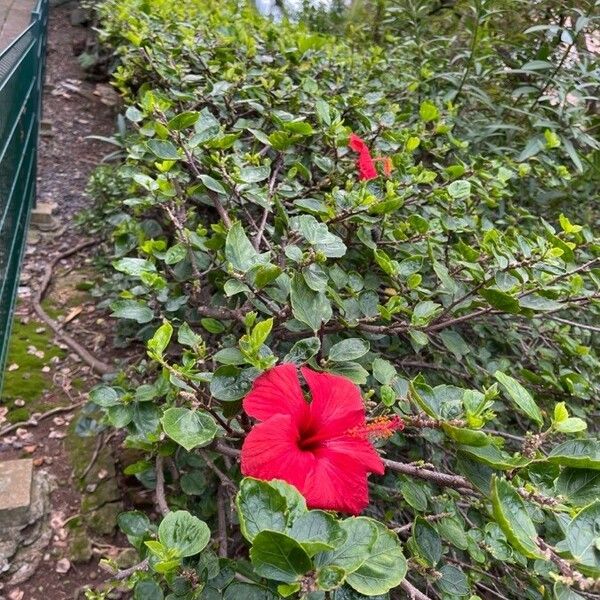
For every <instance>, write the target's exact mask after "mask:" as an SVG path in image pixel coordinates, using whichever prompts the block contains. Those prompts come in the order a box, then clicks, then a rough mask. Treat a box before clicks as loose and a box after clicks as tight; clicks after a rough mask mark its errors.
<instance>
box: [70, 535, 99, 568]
mask: <svg viewBox="0 0 600 600" xmlns="http://www.w3.org/2000/svg"><path fill="white" fill-rule="evenodd" d="M92 554H93V552H92V542H91V540H90V536H89V535H88V532H87V531H86V529H85V527H77V528H76V529H75V530H73V531H72V532H71V539H70V543H69V558H70V559H71V561H72V562H73V563H75V564H82V563H87V562H89V561H90V560H91V558H92Z"/></svg>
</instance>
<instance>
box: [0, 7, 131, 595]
mask: <svg viewBox="0 0 600 600" xmlns="http://www.w3.org/2000/svg"><path fill="white" fill-rule="evenodd" d="M72 10H73V4H63V5H62V6H60V7H57V8H54V9H52V10H51V14H50V24H49V45H48V59H47V72H46V88H45V95H44V116H43V119H44V121H45V122H46V123H45V126H44V127H43V128H42V129H43V135H42V138H41V142H40V162H39V171H38V202H43V203H51V204H55V205H56V207H55V210H54V218H55V223H54V225H53V227H52V228H51V230H50V231H39V230H36V229H32V231H31V233H30V238H29V243H28V246H27V250H26V256H25V262H24V265H23V271H22V278H21V287H20V293H19V304H18V307H17V313H16V317H15V318H16V322H18V323H19V324H21V325H25V324H27V323H29V322H31V321H35V316H34V313H33V310H32V306H31V297H32V291H33V290H35V289H36V285H39V281H40V278H41V276H42V273H43V271H44V268H45V266H46V265H47V264H48V261H49V260H51V258H52V257H54V256H57V255H58V254H60V253H62V252H64V251H65V250H67V249H69V248H72V247H74V246H75V245H77V244H79V243H81V242H82V241H85V240H86V238H85V235H83V234H82V232H81V231H80V230H78V229H77V226H76V225H75V224H74V217H75V216H76V215H77V214H78V213H79V212H80V211H81V210H82V209H85V208H86V206H89V203H90V202H91V200H90V199H89V198H88V197H87V196H86V195H85V192H84V190H85V187H86V184H87V181H88V178H89V175H90V173H91V171H92V169H93V168H94V166H95V165H97V164H98V163H99V162H100V161H101V160H102V158H103V157H104V156H105V155H106V154H108V153H109V152H111V150H112V149H113V148H112V147H111V146H109V145H107V144H105V143H102V142H100V141H97V140H90V139H87V136H90V135H105V136H109V135H111V134H112V133H113V131H114V130H115V127H116V125H115V117H116V109H115V107H114V106H110V102H109V101H107V94H108V97H109V98H110V90H109V89H108V86H107V85H106V84H100V85H98V84H97V83H95V82H89V81H86V80H85V73H84V72H83V71H82V69H81V68H80V66H79V63H78V60H77V56H76V53H78V52H80V51H81V48H82V45H83V44H84V42H85V38H86V36H87V35H90V34H89V31H88V30H87V29H85V28H83V27H81V26H74V25H72V24H71V11H72ZM93 258H94V248H93V247H92V248H89V249H87V250H85V251H83V252H81V253H78V254H77V255H75V256H73V257H72V258H69V259H67V260H66V261H61V263H59V265H58V268H57V269H56V277H55V278H54V280H53V284H52V287H51V288H50V296H51V298H52V303H53V309H54V310H55V311H56V313H57V315H56V318H57V319H59V320H62V322H63V323H64V324H65V329H66V330H68V332H69V333H70V335H72V336H73V337H75V338H76V339H78V340H79V341H80V342H81V343H82V344H83V345H85V346H86V348H88V349H89V350H91V351H93V352H95V353H96V354H97V356H98V357H99V358H102V359H103V360H110V358H109V357H112V351H109V350H108V349H107V348H109V346H110V341H111V340H110V319H109V317H107V315H106V314H105V313H102V311H99V310H98V309H97V308H96V306H95V302H94V299H93V298H92V297H91V296H90V295H89V293H86V292H82V291H81V289H82V288H81V287H80V286H79V287H78V282H77V277H71V276H70V275H72V274H76V273H81V272H85V268H86V267H87V266H88V265H91V263H92V261H93ZM92 272H93V270H92ZM67 322H68V324H67ZM39 330H40V331H43V328H39ZM13 331H14V330H13ZM50 338H52V336H50ZM52 343H53V344H55V345H57V346H59V347H61V344H60V342H59V341H57V340H53V341H52ZM61 349H62V350H63V352H62V354H61V356H60V357H54V360H53V361H52V362H51V363H50V364H49V365H48V366H45V367H44V368H43V371H44V373H46V374H47V376H48V381H49V385H48V386H47V387H48V389H46V390H45V391H43V393H42V398H41V401H40V406H42V407H43V408H40V412H41V411H42V410H47V409H48V408H54V407H62V406H70V405H73V404H81V403H83V402H85V400H86V397H87V390H89V388H90V387H91V386H93V385H94V384H95V383H97V382H98V377H97V376H96V375H95V374H93V373H92V372H91V371H90V368H89V367H88V366H87V365H85V363H83V362H82V361H81V359H80V358H79V357H78V356H77V355H75V354H73V353H72V352H71V351H70V350H68V349H66V348H64V347H61ZM37 351H38V352H39V350H37ZM41 356H43V352H42V354H41ZM10 368H13V369H14V370H17V369H18V368H19V365H18V364H16V365H9V369H10ZM20 402H23V401H20ZM17 406H22V404H17ZM24 408H27V406H26V405H25V406H24ZM77 419H78V413H77V412H76V411H68V412H60V413H56V414H55V415H52V416H51V417H49V418H47V419H44V420H43V421H40V422H39V425H38V426H25V427H20V428H18V429H16V430H15V429H13V430H12V431H11V432H10V433H8V434H6V435H4V436H3V437H2V436H0V459H10V458H22V457H31V458H33V460H34V465H35V467H36V468H37V469H44V470H46V471H48V472H49V473H50V475H51V476H52V477H53V478H54V480H55V482H56V489H55V491H54V492H53V493H52V499H51V501H52V513H51V519H50V523H51V527H52V538H51V542H50V544H49V545H48V547H47V548H46V550H45V552H44V553H43V555H41V556H40V557H39V558H40V562H39V565H38V566H37V568H36V570H35V572H34V573H33V575H32V577H31V578H30V579H28V580H27V581H25V582H22V583H19V584H18V585H15V586H9V585H8V584H7V583H4V584H2V583H0V598H5V599H6V600H42V599H43V600H65V599H67V598H68V599H74V598H75V599H76V598H83V597H84V596H83V586H84V585H85V584H88V583H100V582H101V581H102V580H103V579H104V578H106V573H105V572H103V571H102V570H101V569H99V568H98V560H99V557H100V555H102V554H104V555H106V553H108V554H113V555H114V554H115V553H116V552H117V551H118V550H119V548H118V546H119V543H120V540H119V539H118V538H114V537H112V536H110V537H108V538H106V537H105V538H102V537H101V536H99V537H98V539H92V540H91V542H92V544H91V547H92V549H93V553H92V558H91V560H90V561H89V562H87V563H83V564H76V563H75V562H73V561H68V559H66V560H67V562H65V557H66V556H68V546H69V536H70V533H69V522H72V521H73V519H76V518H77V516H78V513H79V512H80V510H81V495H80V492H79V491H78V487H77V485H76V482H75V481H74V475H73V464H72V462H71V460H70V457H69V456H70V455H69V450H70V448H69V447H68V445H69V443H70V442H69V439H70V437H69V433H68V430H69V425H70V424H71V423H73V424H74V423H75V422H76V421H77ZM1 422H2V419H1V418H0V432H1V431H2V430H3V429H4V430H5V426H6V422H5V423H4V425H2V424H1ZM1 581H2V578H1V577H0V582H1ZM111 597H119V596H118V594H117V595H115V596H111Z"/></svg>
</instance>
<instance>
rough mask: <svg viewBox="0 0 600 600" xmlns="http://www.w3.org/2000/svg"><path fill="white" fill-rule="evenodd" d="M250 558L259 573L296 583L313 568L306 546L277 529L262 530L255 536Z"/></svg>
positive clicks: (285, 581) (269, 577)
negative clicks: (303, 546)
mask: <svg viewBox="0 0 600 600" xmlns="http://www.w3.org/2000/svg"><path fill="white" fill-rule="evenodd" d="M250 560H251V561H252V564H253V566H254V570H255V572H256V573H257V575H260V576H261V577H266V578H267V579H275V580H276V581H283V582H284V583H294V582H295V581H298V580H299V579H300V577H301V576H302V575H304V574H306V573H308V572H309V571H310V570H311V569H312V563H311V560H310V558H309V556H308V554H307V553H306V551H305V550H304V548H302V546H301V545H300V544H299V543H298V542H297V541H296V540H293V539H292V538H290V537H288V536H287V535H284V534H283V533H279V532H277V531H261V532H260V533H258V534H257V535H256V536H255V537H254V541H253V543H252V548H251V550H250Z"/></svg>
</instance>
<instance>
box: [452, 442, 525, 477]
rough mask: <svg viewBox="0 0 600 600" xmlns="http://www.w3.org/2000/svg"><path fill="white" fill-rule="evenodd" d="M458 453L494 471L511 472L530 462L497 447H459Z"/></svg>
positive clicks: (491, 445)
mask: <svg viewBox="0 0 600 600" xmlns="http://www.w3.org/2000/svg"><path fill="white" fill-rule="evenodd" d="M460 451H461V452H463V453H464V454H467V455H468V456H469V457H470V458H474V459H475V460H477V461H479V462H482V463H483V464H486V465H488V466H490V467H493V468H494V469H501V470H503V471H512V470H513V469H518V468H520V467H524V466H526V465H528V464H529V463H530V462H531V460H530V459H528V458H525V457H523V456H521V457H514V456H511V455H510V454H508V453H507V452H504V451H503V450H500V449H499V448H498V447H497V446H494V445H493V444H489V445H487V446H467V445H463V446H460Z"/></svg>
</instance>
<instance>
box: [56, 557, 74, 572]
mask: <svg viewBox="0 0 600 600" xmlns="http://www.w3.org/2000/svg"><path fill="white" fill-rule="evenodd" d="M70 568H71V561H70V560H69V559H68V558H61V559H60V560H59V561H58V562H57V563H56V567H55V568H54V570H55V571H56V572H57V573H68V572H69V569H70Z"/></svg>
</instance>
